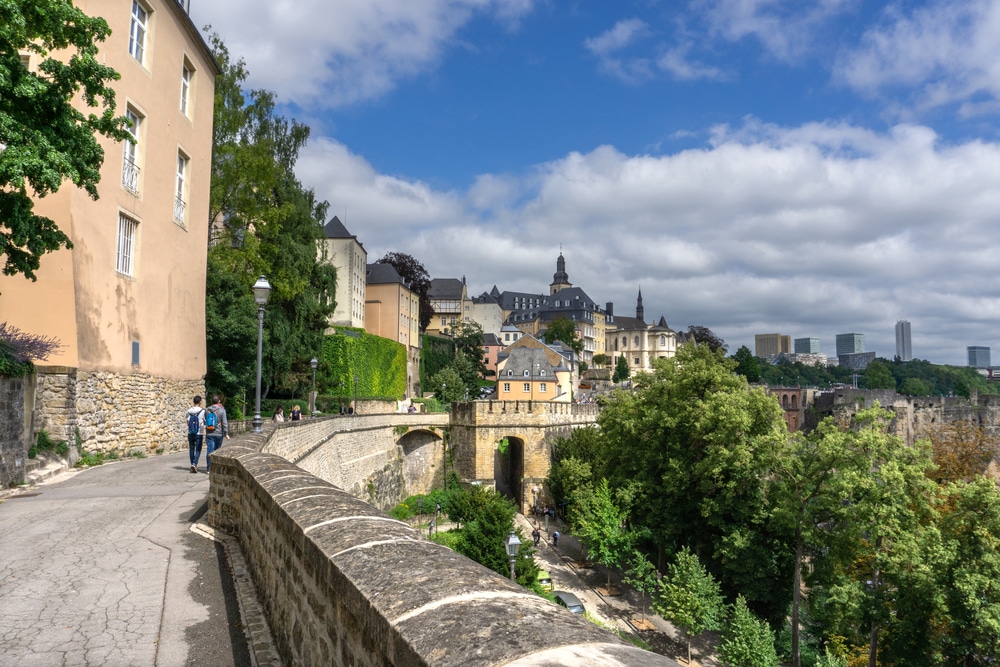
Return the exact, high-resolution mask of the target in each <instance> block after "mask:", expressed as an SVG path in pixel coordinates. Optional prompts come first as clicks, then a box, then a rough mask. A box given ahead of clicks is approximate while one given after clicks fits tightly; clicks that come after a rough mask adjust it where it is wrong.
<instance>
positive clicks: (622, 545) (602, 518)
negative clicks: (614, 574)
mask: <svg viewBox="0 0 1000 667" xmlns="http://www.w3.org/2000/svg"><path fill="white" fill-rule="evenodd" d="M625 521H626V514H625V512H623V511H622V510H621V509H619V508H618V506H617V505H616V504H615V502H614V500H613V499H612V498H611V491H610V489H608V480H606V479H602V480H601V481H600V483H599V484H598V485H597V486H596V487H595V488H593V489H591V487H589V486H584V487H581V488H579V489H578V491H577V493H574V494H573V514H572V525H573V534H574V535H576V536H577V537H579V538H580V540H581V541H582V542H583V544H584V545H585V546H586V547H587V556H588V558H592V559H594V560H596V561H597V562H598V563H600V564H601V565H603V566H604V567H605V568H606V569H607V573H608V583H607V585H608V588H610V587H611V569H612V568H615V567H617V566H618V565H619V564H620V563H621V562H622V560H623V559H624V558H625V557H626V556H628V555H629V554H630V553H631V552H632V546H633V544H634V543H635V539H636V535H635V533H634V532H633V531H631V530H629V529H628V528H627V527H626V523H625Z"/></svg>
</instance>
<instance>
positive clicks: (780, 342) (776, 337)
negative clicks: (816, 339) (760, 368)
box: [753, 333, 792, 359]
mask: <svg viewBox="0 0 1000 667" xmlns="http://www.w3.org/2000/svg"><path fill="white" fill-rule="evenodd" d="M753 346H754V355H755V356H758V357H760V358H761V359H771V358H773V357H777V356H778V355H779V354H787V353H789V352H791V351H792V337H791V336H782V335H781V334H776V333H774V334H757V335H756V336H754V337H753Z"/></svg>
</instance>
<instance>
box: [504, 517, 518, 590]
mask: <svg viewBox="0 0 1000 667" xmlns="http://www.w3.org/2000/svg"><path fill="white" fill-rule="evenodd" d="M504 545H505V546H506V547H507V557H508V558H510V580H511V581H514V563H515V562H517V552H519V551H520V550H521V540H519V539H517V535H516V534H515V533H514V531H513V530H512V531H510V535H508V536H507V541H506V542H505V543H504Z"/></svg>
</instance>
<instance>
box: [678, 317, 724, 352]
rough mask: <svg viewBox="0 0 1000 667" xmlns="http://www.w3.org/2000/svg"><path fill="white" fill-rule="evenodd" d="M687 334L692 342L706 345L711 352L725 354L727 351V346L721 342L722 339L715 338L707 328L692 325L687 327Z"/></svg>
mask: <svg viewBox="0 0 1000 667" xmlns="http://www.w3.org/2000/svg"><path fill="white" fill-rule="evenodd" d="M687 333H688V336H689V337H690V338H692V339H694V341H695V342H696V343H698V344H699V345H707V346H708V348H709V349H710V350H712V352H718V351H719V350H722V351H723V352H725V351H726V350H727V349H729V346H728V345H726V341H724V340H722V338H720V337H719V336H717V335H716V334H715V332H714V331H712V330H711V329H709V328H708V327H702V326H697V325H694V324H692V325H691V326H689V327H688V330H687Z"/></svg>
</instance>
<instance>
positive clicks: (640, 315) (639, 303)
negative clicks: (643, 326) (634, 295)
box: [635, 287, 646, 323]
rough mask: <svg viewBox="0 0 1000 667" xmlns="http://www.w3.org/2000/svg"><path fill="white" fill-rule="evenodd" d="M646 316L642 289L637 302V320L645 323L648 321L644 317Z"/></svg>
mask: <svg viewBox="0 0 1000 667" xmlns="http://www.w3.org/2000/svg"><path fill="white" fill-rule="evenodd" d="M644 314H645V311H644V310H643V308H642V288H641V287H640V288H639V298H638V299H636V300H635V319H637V320H639V321H640V322H642V323H645V322H646V320H645V318H644V317H643V315H644Z"/></svg>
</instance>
